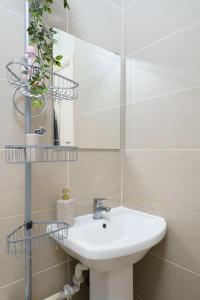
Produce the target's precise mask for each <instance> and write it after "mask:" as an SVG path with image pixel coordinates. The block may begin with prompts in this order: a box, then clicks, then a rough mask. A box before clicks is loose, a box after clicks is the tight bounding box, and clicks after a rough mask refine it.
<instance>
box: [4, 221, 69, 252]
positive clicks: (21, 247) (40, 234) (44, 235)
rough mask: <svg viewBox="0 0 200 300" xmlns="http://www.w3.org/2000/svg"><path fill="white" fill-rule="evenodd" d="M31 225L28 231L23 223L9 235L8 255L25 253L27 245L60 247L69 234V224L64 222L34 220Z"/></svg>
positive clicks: (32, 246) (32, 247)
mask: <svg viewBox="0 0 200 300" xmlns="http://www.w3.org/2000/svg"><path fill="white" fill-rule="evenodd" d="M31 225H32V229H29V230H28V232H27V230H26V224H23V225H21V226H19V227H18V228H17V229H16V230H15V231H13V232H12V233H11V234H9V235H8V237H7V254H8V255H23V254H24V253H25V251H26V247H27V246H29V247H31V249H34V248H40V247H44V246H49V245H52V246H55V247H58V244H59V245H62V244H63V243H64V240H65V239H66V238H67V236H68V227H69V225H68V224H67V223H64V222H33V223H31Z"/></svg>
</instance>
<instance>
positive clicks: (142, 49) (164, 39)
mask: <svg viewBox="0 0 200 300" xmlns="http://www.w3.org/2000/svg"><path fill="white" fill-rule="evenodd" d="M199 24H200V20H198V21H196V22H194V23H192V24H191V25H188V26H186V27H184V28H182V29H179V30H177V31H175V32H173V33H170V34H167V35H166V36H164V37H162V38H160V39H158V40H156V41H154V42H152V43H150V44H148V45H146V46H144V47H142V48H140V49H138V50H136V51H133V52H131V53H129V54H127V55H126V57H131V56H134V55H137V54H138V53H140V52H143V51H144V50H146V49H148V48H151V47H153V46H155V45H157V44H159V43H160V42H163V41H166V40H168V39H170V38H172V37H174V36H176V35H178V34H180V33H182V32H184V31H187V30H188V29H191V28H193V27H195V26H197V25H199Z"/></svg>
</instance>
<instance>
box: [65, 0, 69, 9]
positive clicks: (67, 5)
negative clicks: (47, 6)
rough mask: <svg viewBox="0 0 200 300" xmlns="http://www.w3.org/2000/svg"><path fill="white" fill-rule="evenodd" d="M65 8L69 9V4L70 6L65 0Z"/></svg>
mask: <svg viewBox="0 0 200 300" xmlns="http://www.w3.org/2000/svg"><path fill="white" fill-rule="evenodd" d="M64 8H68V9H69V4H68V2H67V0H64Z"/></svg>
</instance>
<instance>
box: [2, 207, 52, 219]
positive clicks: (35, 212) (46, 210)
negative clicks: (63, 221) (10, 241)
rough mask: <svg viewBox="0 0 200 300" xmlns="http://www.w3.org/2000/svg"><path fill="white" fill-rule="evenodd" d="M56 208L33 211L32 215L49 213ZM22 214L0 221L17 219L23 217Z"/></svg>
mask: <svg viewBox="0 0 200 300" xmlns="http://www.w3.org/2000/svg"><path fill="white" fill-rule="evenodd" d="M55 210H56V208H46V209H42V210H33V212H32V213H33V215H34V214H39V213H43V212H50V211H55ZM23 216H24V214H19V215H12V216H8V217H2V218H0V221H3V220H7V219H13V218H19V217H23Z"/></svg>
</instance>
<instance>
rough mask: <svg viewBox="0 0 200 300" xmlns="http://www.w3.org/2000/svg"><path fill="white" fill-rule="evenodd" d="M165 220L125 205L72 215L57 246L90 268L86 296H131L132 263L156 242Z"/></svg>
mask: <svg viewBox="0 0 200 300" xmlns="http://www.w3.org/2000/svg"><path fill="white" fill-rule="evenodd" d="M165 233H166V222H165V220H164V219H163V218H160V217H156V216H153V215H150V214H146V213H142V212H140V211H136V210H131V209H128V208H125V207H118V208H115V209H112V210H111V212H110V213H105V214H104V218H103V219H101V220H94V219H93V216H92V215H86V216H82V217H77V218H75V223H74V225H73V226H71V227H70V228H69V231H68V237H67V238H66V239H65V240H64V243H62V244H61V247H62V248H63V249H64V250H65V251H66V252H68V253H69V254H71V255H72V256H73V257H75V258H76V259H78V260H79V261H81V262H82V263H83V264H85V265H87V266H88V267H89V269H90V300H133V297H134V296H133V264H134V263H136V262H137V261H139V260H140V259H142V257H143V256H144V255H145V254H146V253H147V252H148V250H149V249H150V248H151V247H153V246H154V245H156V244H157V243H159V242H160V241H161V240H162V238H163V237H164V235H165Z"/></svg>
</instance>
